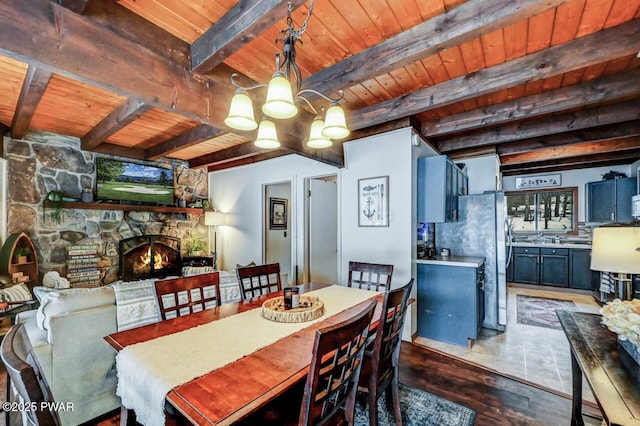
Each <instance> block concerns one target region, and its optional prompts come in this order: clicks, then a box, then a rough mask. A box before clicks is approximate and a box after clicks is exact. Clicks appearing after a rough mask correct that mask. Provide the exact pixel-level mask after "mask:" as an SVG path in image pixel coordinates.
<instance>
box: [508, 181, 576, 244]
mask: <svg viewBox="0 0 640 426" xmlns="http://www.w3.org/2000/svg"><path fill="white" fill-rule="evenodd" d="M505 195H506V198H507V216H508V217H509V222H510V223H511V227H512V230H513V232H523V233H549V234H577V233H578V211H577V200H578V188H576V187H570V188H554V189H547V190H537V191H513V192H507V193H506V194H505Z"/></svg>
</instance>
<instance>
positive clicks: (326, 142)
mask: <svg viewBox="0 0 640 426" xmlns="http://www.w3.org/2000/svg"><path fill="white" fill-rule="evenodd" d="M322 129H324V120H323V119H322V118H321V117H316V118H314V119H313V123H311V130H310V131H309V140H308V141H307V146H308V147H309V148H315V149H321V148H328V147H330V146H331V145H333V142H331V140H330V139H328V138H326V137H324V136H322Z"/></svg>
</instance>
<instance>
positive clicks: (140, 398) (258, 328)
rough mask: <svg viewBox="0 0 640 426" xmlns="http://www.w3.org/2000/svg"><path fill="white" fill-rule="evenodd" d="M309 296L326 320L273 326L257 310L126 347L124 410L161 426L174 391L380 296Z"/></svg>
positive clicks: (332, 290)
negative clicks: (319, 304)
mask: <svg viewBox="0 0 640 426" xmlns="http://www.w3.org/2000/svg"><path fill="white" fill-rule="evenodd" d="M311 293H312V294H314V295H315V296H317V297H319V298H320V299H321V300H322V301H323V302H324V305H325V313H324V315H323V316H321V317H320V318H318V319H316V320H314V321H309V322H304V323H277V322H273V321H269V320H267V319H265V318H263V317H262V309H260V308H258V309H253V310H251V311H248V312H243V313H240V314H236V315H232V316H230V317H227V318H223V319H220V320H218V321H213V322H210V323H208V324H204V325H201V326H198V327H195V328H191V329H188V330H185V331H181V332H178V333H175V334H170V335H167V336H162V337H159V338H157V339H153V340H150V341H147V342H142V343H138V344H135V345H131V346H127V347H126V348H124V349H122V350H121V351H120V352H119V353H118V354H117V356H116V367H117V370H118V389H117V394H118V396H120V398H121V399H122V405H123V406H124V407H126V408H128V409H133V410H134V411H135V413H136V420H137V421H138V422H140V423H142V424H144V425H146V426H155V425H164V423H165V418H164V401H165V398H166V396H167V394H168V393H169V391H171V389H173V388H174V387H176V386H179V385H182V384H184V383H187V382H189V381H191V380H193V379H195V378H197V377H200V376H203V375H205V374H207V373H209V372H211V371H213V370H216V369H218V368H220V367H223V366H225V365H227V364H230V363H231V362H233V361H236V360H238V359H240V358H242V357H244V356H247V355H249V354H251V353H253V352H255V351H257V350H259V349H261V348H263V347H265V346H268V345H270V344H272V343H274V342H276V341H278V340H280V339H282V338H284V337H287V336H289V335H291V334H293V333H295V332H297V331H299V330H302V329H303V328H306V327H308V326H310V325H312V324H314V323H317V322H320V321H323V320H325V319H327V318H329V317H330V316H332V315H335V314H338V313H340V312H342V311H344V310H346V309H349V308H351V307H353V306H355V305H357V304H358V303H361V302H364V301H365V300H367V299H370V298H372V297H374V296H376V295H377V294H379V293H377V292H374V291H366V290H360V289H356V288H349V287H344V286H337V285H334V286H331V287H325V288H323V289H320V290H316V291H313V292H311ZM306 294H309V293H306Z"/></svg>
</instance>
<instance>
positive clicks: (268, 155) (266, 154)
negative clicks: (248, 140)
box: [207, 149, 288, 172]
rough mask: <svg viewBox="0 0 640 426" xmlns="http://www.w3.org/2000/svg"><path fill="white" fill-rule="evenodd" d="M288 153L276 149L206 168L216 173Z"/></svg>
mask: <svg viewBox="0 0 640 426" xmlns="http://www.w3.org/2000/svg"><path fill="white" fill-rule="evenodd" d="M287 154H288V153H287V152H285V151H281V150H279V149H276V150H274V151H269V152H263V153H261V154H256V155H250V156H248V157H242V158H237V159H234V160H230V161H225V162H222V163H216V164H213V165H211V166H209V167H208V168H207V171H209V172H216V171H220V170H225V169H230V168H232V167H238V166H246V165H248V164H253V163H258V162H260V161H265V160H270V159H272V158H277V157H282V156H283V155H287Z"/></svg>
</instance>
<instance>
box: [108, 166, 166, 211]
mask: <svg viewBox="0 0 640 426" xmlns="http://www.w3.org/2000/svg"><path fill="white" fill-rule="evenodd" d="M173 194H174V189H173V169H167V168H164V167H159V166H153V165H148V164H142V163H130V162H127V161H121V160H112V159H109V158H100V157H98V158H97V159H96V198H97V199H98V200H100V201H110V202H123V203H125V204H143V205H160V206H163V205H164V206H172V205H173V204H174V197H173Z"/></svg>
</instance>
